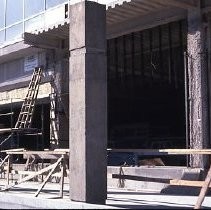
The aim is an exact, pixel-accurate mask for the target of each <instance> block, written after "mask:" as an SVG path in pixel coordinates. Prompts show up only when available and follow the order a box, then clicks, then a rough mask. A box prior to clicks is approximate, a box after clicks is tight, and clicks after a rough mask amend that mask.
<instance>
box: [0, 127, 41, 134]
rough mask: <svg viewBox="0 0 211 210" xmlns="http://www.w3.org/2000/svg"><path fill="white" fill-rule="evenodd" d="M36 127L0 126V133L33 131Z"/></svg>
mask: <svg viewBox="0 0 211 210" xmlns="http://www.w3.org/2000/svg"><path fill="white" fill-rule="evenodd" d="M37 130H38V129H37V128H2V129H0V134H2V133H13V132H26V133H27V132H35V131H37Z"/></svg>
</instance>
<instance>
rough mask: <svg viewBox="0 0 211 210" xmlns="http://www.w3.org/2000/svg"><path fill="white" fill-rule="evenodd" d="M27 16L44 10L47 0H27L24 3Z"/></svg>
mask: <svg viewBox="0 0 211 210" xmlns="http://www.w3.org/2000/svg"><path fill="white" fill-rule="evenodd" d="M24 7H25V8H24V10H25V18H27V17H30V16H32V15H35V14H37V13H40V12H42V11H44V9H45V1H44V0H25V5H24Z"/></svg>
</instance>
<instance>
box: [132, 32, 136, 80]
mask: <svg viewBox="0 0 211 210" xmlns="http://www.w3.org/2000/svg"><path fill="white" fill-rule="evenodd" d="M131 39H132V40H131V41H132V47H131V59H132V66H131V67H132V78H133V79H134V77H135V59H134V56H135V55H134V54H135V34H134V33H132V35H131Z"/></svg>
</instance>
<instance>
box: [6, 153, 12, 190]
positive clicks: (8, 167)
mask: <svg viewBox="0 0 211 210" xmlns="http://www.w3.org/2000/svg"><path fill="white" fill-rule="evenodd" d="M7 159H8V161H7V182H6V186H9V181H10V164H11V159H10V156H9V157H8V158H7Z"/></svg>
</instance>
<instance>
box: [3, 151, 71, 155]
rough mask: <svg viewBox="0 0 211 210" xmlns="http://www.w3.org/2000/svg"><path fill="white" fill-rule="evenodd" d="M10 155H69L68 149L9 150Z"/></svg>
mask: <svg viewBox="0 0 211 210" xmlns="http://www.w3.org/2000/svg"><path fill="white" fill-rule="evenodd" d="M6 153H7V154H8V155H9V154H11V155H67V154H68V152H66V151H54V150H53V151H8V152H6Z"/></svg>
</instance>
